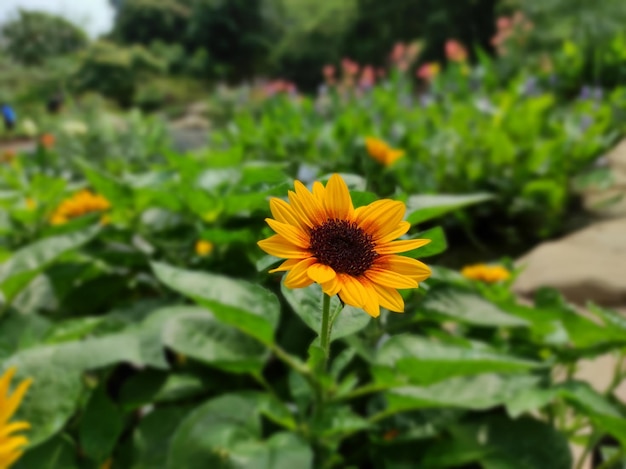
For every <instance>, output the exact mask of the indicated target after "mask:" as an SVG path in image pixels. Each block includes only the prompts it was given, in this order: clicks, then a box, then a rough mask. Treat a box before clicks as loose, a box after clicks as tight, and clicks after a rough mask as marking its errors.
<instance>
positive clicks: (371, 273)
mask: <svg viewBox="0 0 626 469" xmlns="http://www.w3.org/2000/svg"><path fill="white" fill-rule="evenodd" d="M365 276H366V277H367V278H368V279H369V280H371V281H372V282H374V283H377V284H379V285H382V286H384V287H390V288H417V282H416V281H415V280H413V279H412V278H410V277H407V276H406V275H401V274H399V273H397V272H393V271H391V270H384V269H379V268H376V267H372V268H370V269H369V270H368V271H367V272H365Z"/></svg>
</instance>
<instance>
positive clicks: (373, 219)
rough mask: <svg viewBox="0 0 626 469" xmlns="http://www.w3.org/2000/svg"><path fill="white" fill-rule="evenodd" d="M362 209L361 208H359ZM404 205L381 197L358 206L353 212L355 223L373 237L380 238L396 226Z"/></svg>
mask: <svg viewBox="0 0 626 469" xmlns="http://www.w3.org/2000/svg"><path fill="white" fill-rule="evenodd" d="M360 209H362V210H360ZM405 211H406V207H405V205H404V204H403V203H402V202H398V201H394V200H389V199H383V200H377V201H376V202H372V203H371V204H369V205H367V206H365V207H359V209H357V210H356V212H355V217H356V222H357V224H358V225H359V226H360V227H361V228H362V229H363V230H365V231H366V232H367V233H370V234H371V235H372V236H373V237H374V238H381V237H383V236H385V235H387V234H389V233H391V232H392V231H395V230H396V228H398V225H399V224H400V222H401V221H402V218H403V217H404V212H405Z"/></svg>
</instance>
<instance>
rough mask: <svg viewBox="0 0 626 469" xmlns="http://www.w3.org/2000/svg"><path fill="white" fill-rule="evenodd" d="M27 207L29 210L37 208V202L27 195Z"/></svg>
mask: <svg viewBox="0 0 626 469" xmlns="http://www.w3.org/2000/svg"><path fill="white" fill-rule="evenodd" d="M26 208H27V209H28V210H35V209H36V208H37V202H36V201H35V199H33V198H32V197H26Z"/></svg>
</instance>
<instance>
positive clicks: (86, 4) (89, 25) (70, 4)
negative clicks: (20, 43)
mask: <svg viewBox="0 0 626 469" xmlns="http://www.w3.org/2000/svg"><path fill="white" fill-rule="evenodd" d="M19 8H23V9H24V10H41V11H47V12H50V13H54V14H57V15H60V16H63V17H65V18H67V19H68V20H70V21H72V22H73V23H76V24H77V25H79V26H80V27H82V28H83V29H84V30H85V31H86V32H87V33H88V34H89V35H90V36H91V37H97V36H99V35H100V34H104V33H107V32H109V30H110V29H111V26H112V25H113V8H112V7H111V5H110V4H109V0H0V24H2V23H4V22H6V21H7V20H8V19H11V18H13V17H14V16H15V15H17V10H18V9H19Z"/></svg>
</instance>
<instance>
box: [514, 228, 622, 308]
mask: <svg viewBox="0 0 626 469" xmlns="http://www.w3.org/2000/svg"><path fill="white" fill-rule="evenodd" d="M517 265H518V266H520V267H523V268H524V270H523V272H522V273H521V274H520V276H519V277H518V278H517V280H516V281H515V283H514V285H513V289H514V291H515V292H516V293H518V294H520V295H524V296H532V294H533V293H534V292H535V291H536V290H537V289H538V288H540V287H542V286H548V287H553V288H556V289H558V290H560V291H561V292H562V293H563V295H564V296H565V297H566V298H567V299H568V300H569V301H572V302H574V303H578V304H584V303H586V302H587V301H593V302H595V303H598V304H601V305H607V306H623V305H626V218H617V219H614V220H608V221H603V222H599V223H596V224H594V225H591V226H589V227H587V228H585V229H583V230H580V231H578V232H575V233H573V234H571V235H569V236H566V237H564V238H562V239H560V240H557V241H551V242H547V243H543V244H540V245H539V246H537V247H536V248H534V249H533V250H532V251H530V252H529V253H528V254H526V255H525V256H524V257H522V258H521V259H519V260H518V262H517Z"/></svg>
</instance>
